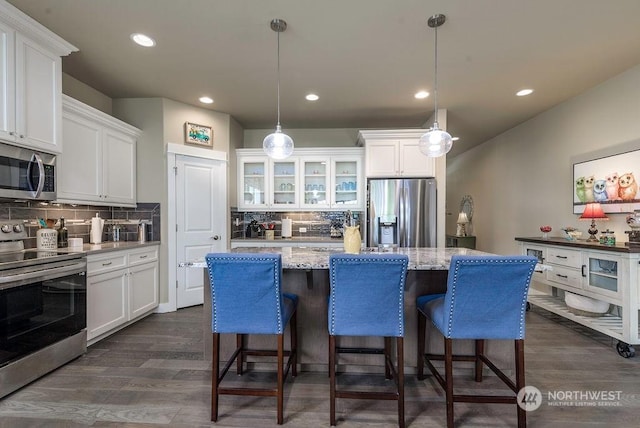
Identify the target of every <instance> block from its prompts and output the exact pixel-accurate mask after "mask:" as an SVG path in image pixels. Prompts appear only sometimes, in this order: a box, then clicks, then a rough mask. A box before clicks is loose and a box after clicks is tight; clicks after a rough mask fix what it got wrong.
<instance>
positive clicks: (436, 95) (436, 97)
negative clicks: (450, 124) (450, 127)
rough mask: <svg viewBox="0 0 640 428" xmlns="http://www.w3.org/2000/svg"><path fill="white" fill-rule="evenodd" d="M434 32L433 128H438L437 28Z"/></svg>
mask: <svg viewBox="0 0 640 428" xmlns="http://www.w3.org/2000/svg"><path fill="white" fill-rule="evenodd" d="M434 30H435V32H436V37H435V61H436V62H435V66H434V68H435V73H434V74H435V79H434V80H435V87H434V88H433V101H434V104H435V111H434V112H433V122H434V128H437V127H438V27H435V28H434Z"/></svg>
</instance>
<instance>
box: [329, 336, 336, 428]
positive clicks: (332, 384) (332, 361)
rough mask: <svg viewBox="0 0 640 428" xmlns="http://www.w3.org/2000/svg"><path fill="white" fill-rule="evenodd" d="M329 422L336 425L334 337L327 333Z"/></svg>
mask: <svg viewBox="0 0 640 428" xmlns="http://www.w3.org/2000/svg"><path fill="white" fill-rule="evenodd" d="M329 423H330V424H331V426H335V425H336V337H335V336H333V335H329Z"/></svg>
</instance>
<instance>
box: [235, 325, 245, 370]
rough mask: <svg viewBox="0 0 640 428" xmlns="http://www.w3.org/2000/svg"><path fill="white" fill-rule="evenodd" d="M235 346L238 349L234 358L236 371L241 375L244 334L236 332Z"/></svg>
mask: <svg viewBox="0 0 640 428" xmlns="http://www.w3.org/2000/svg"><path fill="white" fill-rule="evenodd" d="M236 348H238V349H240V352H239V353H238V358H237V359H236V373H237V374H238V376H242V374H243V373H244V368H243V367H244V334H236Z"/></svg>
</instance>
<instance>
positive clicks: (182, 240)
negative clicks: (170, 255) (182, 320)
mask: <svg viewBox="0 0 640 428" xmlns="http://www.w3.org/2000/svg"><path fill="white" fill-rule="evenodd" d="M226 192H227V183H226V165H225V163H224V162H222V161H219V160H213V159H205V158H200V157H193V156H182V155H178V156H176V234H177V239H176V243H177V248H176V254H177V259H178V260H177V261H178V263H181V262H188V261H192V260H197V259H201V258H204V256H205V255H206V254H207V253H211V252H224V251H225V250H226V242H227V237H226V210H227V196H226ZM176 279H177V291H176V293H177V295H176V305H177V307H178V308H184V307H187V306H194V305H200V304H202V303H203V298H204V294H203V293H204V289H203V286H204V284H203V275H202V270H200V269H189V268H178V270H177V278H176Z"/></svg>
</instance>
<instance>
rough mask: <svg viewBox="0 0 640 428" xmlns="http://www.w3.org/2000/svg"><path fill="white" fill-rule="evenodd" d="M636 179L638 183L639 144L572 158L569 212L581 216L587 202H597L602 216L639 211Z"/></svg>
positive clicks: (639, 186) (639, 177)
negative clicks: (604, 214) (571, 209)
mask: <svg viewBox="0 0 640 428" xmlns="http://www.w3.org/2000/svg"><path fill="white" fill-rule="evenodd" d="M616 152H617V153H616ZM637 180H640V141H634V142H631V143H627V144H625V145H621V146H615V147H612V148H609V149H606V150H601V151H598V152H592V153H590V154H586V155H582V156H580V157H576V158H574V159H573V192H572V193H573V213H574V214H582V212H583V211H584V208H585V206H586V204H587V203H589V202H599V203H600V205H601V206H602V209H603V210H604V212H606V213H630V212H633V211H634V210H637V209H640V184H639V182H638V181H637Z"/></svg>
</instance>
